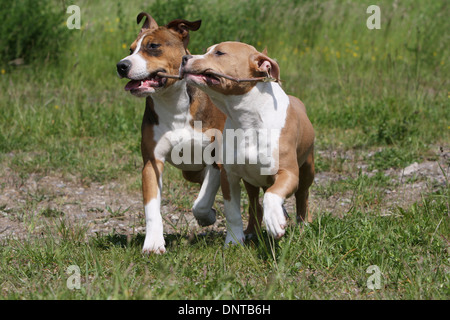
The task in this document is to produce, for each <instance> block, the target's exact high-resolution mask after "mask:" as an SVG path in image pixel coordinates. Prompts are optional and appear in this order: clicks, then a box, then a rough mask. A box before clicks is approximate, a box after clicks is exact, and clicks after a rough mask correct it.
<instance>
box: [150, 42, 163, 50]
mask: <svg viewBox="0 0 450 320" xmlns="http://www.w3.org/2000/svg"><path fill="white" fill-rule="evenodd" d="M159 47H161V45H160V44H159V43H149V44H148V45H147V48H149V49H158V48H159Z"/></svg>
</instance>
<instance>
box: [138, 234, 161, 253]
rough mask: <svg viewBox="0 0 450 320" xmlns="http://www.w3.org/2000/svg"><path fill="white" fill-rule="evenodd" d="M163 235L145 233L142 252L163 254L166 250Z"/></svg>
mask: <svg viewBox="0 0 450 320" xmlns="http://www.w3.org/2000/svg"><path fill="white" fill-rule="evenodd" d="M165 244H166V243H165V241H164V236H163V235H162V234H161V236H155V235H148V234H147V235H146V236H145V241H144V246H143V248H142V253H145V254H150V253H156V254H163V253H165V252H166V248H165V247H164V245H165Z"/></svg>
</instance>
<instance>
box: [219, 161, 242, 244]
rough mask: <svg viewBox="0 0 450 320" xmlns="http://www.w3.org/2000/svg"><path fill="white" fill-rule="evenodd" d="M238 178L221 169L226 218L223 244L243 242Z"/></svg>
mask: <svg viewBox="0 0 450 320" xmlns="http://www.w3.org/2000/svg"><path fill="white" fill-rule="evenodd" d="M239 181H240V178H239V177H237V176H235V175H233V174H227V172H226V171H225V169H224V168H222V170H221V176H220V183H221V186H222V193H223V199H224V206H225V218H226V220H227V236H226V238H225V246H227V245H229V244H237V243H240V244H243V243H244V239H245V235H244V228H243V224H242V216H241V186H240V184H239Z"/></svg>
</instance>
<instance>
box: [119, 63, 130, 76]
mask: <svg viewBox="0 0 450 320" xmlns="http://www.w3.org/2000/svg"><path fill="white" fill-rule="evenodd" d="M130 68H131V61H130V60H121V61H119V63H118V64H117V73H118V74H119V75H120V76H122V77H126V76H127V75H128V71H130Z"/></svg>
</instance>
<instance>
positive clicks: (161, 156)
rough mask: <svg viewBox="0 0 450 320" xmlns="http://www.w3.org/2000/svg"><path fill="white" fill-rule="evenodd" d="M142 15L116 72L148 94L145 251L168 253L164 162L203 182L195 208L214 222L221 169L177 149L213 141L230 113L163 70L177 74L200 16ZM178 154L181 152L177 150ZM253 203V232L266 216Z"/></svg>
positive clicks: (200, 217)
mask: <svg viewBox="0 0 450 320" xmlns="http://www.w3.org/2000/svg"><path fill="white" fill-rule="evenodd" d="M143 18H146V20H145V22H144V24H143V26H142V29H141V31H140V33H139V35H138V37H137V39H136V40H135V41H134V42H133V43H132V44H131V47H130V55H129V56H127V57H125V58H123V59H122V60H120V61H119V63H118V64H117V72H118V74H119V76H120V77H122V78H128V79H130V80H131V81H129V82H128V84H127V85H126V86H125V90H126V91H129V92H130V93H131V94H133V95H135V96H137V97H145V98H146V106H145V112H144V118H143V120H142V127H141V133H142V140H141V152H142V158H143V161H144V168H143V170H142V192H143V198H144V211H145V220H146V235H145V240H144V246H143V252H146V253H150V252H154V253H164V252H165V250H166V249H165V241H164V235H163V222H162V217H161V212H160V207H161V191H162V174H163V169H164V164H165V162H166V161H167V162H169V163H171V164H173V165H174V166H175V167H177V168H179V169H181V170H182V171H183V177H184V178H185V179H186V180H188V181H191V182H195V183H200V184H201V188H200V192H199V195H198V197H197V199H196V200H195V202H194V204H193V207H192V211H193V213H194V216H195V218H196V219H197V221H198V223H199V224H200V225H201V226H207V225H211V224H213V223H214V222H215V221H216V216H215V214H216V213H215V210H214V209H213V208H212V206H213V203H214V200H215V196H216V193H217V191H218V189H219V187H220V171H219V169H218V168H217V166H214V165H211V164H206V163H205V162H202V161H200V162H198V161H184V162H180V161H178V160H179V159H177V161H174V160H175V159H173V155H174V151H178V150H179V148H178V146H180V145H183V146H186V145H189V146H191V148H192V150H195V149H196V148H197V149H198V148H200V150H204V149H205V147H206V146H208V145H210V143H211V135H208V134H207V132H208V130H209V129H214V130H219V131H222V130H223V128H224V124H225V118H226V116H225V115H224V114H223V113H222V112H220V110H218V109H217V108H216V107H215V106H214V105H213V104H212V102H211V100H210V99H209V97H208V96H207V95H206V94H205V93H204V92H203V91H201V90H199V89H198V88H196V87H193V86H191V85H188V84H186V81H185V80H179V79H173V78H165V77H162V76H160V74H161V73H162V74H169V75H178V73H179V68H180V64H181V61H182V58H183V56H184V55H186V54H189V51H188V50H187V45H188V43H189V31H195V30H198V29H199V28H200V24H201V21H200V20H199V21H195V22H189V21H186V20H174V21H172V22H170V23H168V24H167V25H166V26H158V24H157V23H156V21H155V20H154V19H153V18H152V17H151V16H150V15H149V14H148V13H145V12H142V13H140V14H139V15H138V17H137V23H138V24H139V23H140V22H141V20H142V19H143ZM196 123H201V130H200V132H198V131H196V129H197V127H196V126H195V124H196ZM177 148H178V149H177ZM192 154H194V152H192ZM175 155H176V156H178V154H177V152H175ZM249 194H251V190H250V191H249ZM252 203H254V201H252ZM249 209H250V211H251V212H253V213H252V214H251V215H250V216H251V218H250V223H249V226H248V228H247V231H248V233H253V232H254V231H255V226H256V220H255V216H257V215H258V214H259V216H261V213H260V211H261V210H260V208H257V207H254V206H253V205H250V206H249ZM260 219H261V217H259V218H258V220H260Z"/></svg>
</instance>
